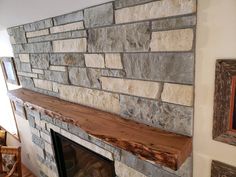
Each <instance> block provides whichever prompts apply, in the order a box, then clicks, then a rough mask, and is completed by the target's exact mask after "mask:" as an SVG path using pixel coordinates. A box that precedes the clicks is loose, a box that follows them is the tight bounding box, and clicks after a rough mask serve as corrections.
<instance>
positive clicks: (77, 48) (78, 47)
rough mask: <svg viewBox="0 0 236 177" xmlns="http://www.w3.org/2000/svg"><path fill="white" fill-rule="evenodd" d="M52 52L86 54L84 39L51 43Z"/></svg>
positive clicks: (85, 41)
mask: <svg viewBox="0 0 236 177" xmlns="http://www.w3.org/2000/svg"><path fill="white" fill-rule="evenodd" d="M52 44H53V51H54V52H86V49H87V40H86V38H79V39H67V40H59V41H53V42H52Z"/></svg>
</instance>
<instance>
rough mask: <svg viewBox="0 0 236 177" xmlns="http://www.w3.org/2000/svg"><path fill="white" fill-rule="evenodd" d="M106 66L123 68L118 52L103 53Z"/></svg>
mask: <svg viewBox="0 0 236 177" xmlns="http://www.w3.org/2000/svg"><path fill="white" fill-rule="evenodd" d="M105 63H106V68H112V69H123V66H122V62H121V56H120V54H106V55H105Z"/></svg>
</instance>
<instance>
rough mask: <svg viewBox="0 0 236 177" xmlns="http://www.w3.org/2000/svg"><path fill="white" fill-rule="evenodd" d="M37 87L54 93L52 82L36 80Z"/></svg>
mask: <svg viewBox="0 0 236 177" xmlns="http://www.w3.org/2000/svg"><path fill="white" fill-rule="evenodd" d="M34 85H35V87H38V88H41V89H45V90H50V91H52V82H50V81H46V80H40V79H34Z"/></svg>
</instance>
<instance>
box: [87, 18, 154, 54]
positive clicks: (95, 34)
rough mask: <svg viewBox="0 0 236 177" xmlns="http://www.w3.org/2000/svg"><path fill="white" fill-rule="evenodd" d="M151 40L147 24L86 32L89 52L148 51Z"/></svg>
mask: <svg viewBox="0 0 236 177" xmlns="http://www.w3.org/2000/svg"><path fill="white" fill-rule="evenodd" d="M150 38H151V29H150V25H149V22H142V23H135V24H127V25H119V26H114V27H106V28H96V29H89V30H88V51H89V52H126V51H128V52H141V51H148V50H149V44H150Z"/></svg>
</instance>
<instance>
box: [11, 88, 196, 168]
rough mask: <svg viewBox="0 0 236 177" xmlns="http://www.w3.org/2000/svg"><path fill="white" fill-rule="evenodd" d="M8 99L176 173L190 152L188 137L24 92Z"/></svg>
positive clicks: (19, 90)
mask: <svg viewBox="0 0 236 177" xmlns="http://www.w3.org/2000/svg"><path fill="white" fill-rule="evenodd" d="M8 95H9V97H10V98H11V99H12V100H14V101H17V102H19V103H22V104H24V105H25V106H26V107H27V108H28V109H31V110H37V111H39V112H41V113H46V114H47V115H48V116H50V117H53V118H55V119H59V120H62V121H64V122H68V123H70V124H71V125H74V126H77V127H79V128H80V129H83V131H85V132H86V133H88V134H90V135H93V136H95V137H96V138H99V139H101V140H103V141H105V142H107V143H108V144H112V145H113V146H116V147H118V148H121V149H123V150H126V151H128V152H131V153H132V154H134V155H136V156H138V157H139V158H140V159H143V160H148V161H150V162H152V163H154V164H158V165H162V166H166V167H169V168H171V169H173V170H177V169H178V168H179V167H180V166H181V165H182V164H183V162H185V160H186V159H187V157H188V156H190V154H191V151H192V139H191V138H189V137H186V136H182V135H177V134H174V133H170V132H166V131H163V130H160V129H157V128H151V127H149V126H146V125H143V124H139V123H137V122H133V121H129V120H125V119H122V118H121V117H119V116H116V115H114V114H110V113H106V112H103V111H99V110H96V109H92V108H88V107H85V106H81V105H78V104H73V103H69V102H66V101H62V100H60V99H57V98H55V97H50V96H46V95H43V94H39V93H36V92H32V91H29V90H26V89H18V90H13V91H10V92H9V93H8ZM62 107H63V109H62ZM94 117H96V121H94ZM98 127H99V128H98ZM140 130H142V131H140ZM111 132H112V133H111ZM33 137H34V142H35V143H36V144H38V145H40V144H41V143H39V142H40V141H41V140H40V139H39V138H37V136H33Z"/></svg>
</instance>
